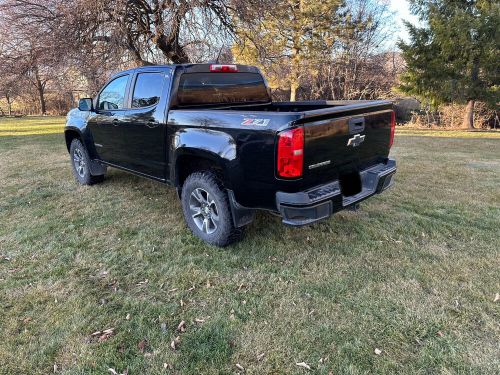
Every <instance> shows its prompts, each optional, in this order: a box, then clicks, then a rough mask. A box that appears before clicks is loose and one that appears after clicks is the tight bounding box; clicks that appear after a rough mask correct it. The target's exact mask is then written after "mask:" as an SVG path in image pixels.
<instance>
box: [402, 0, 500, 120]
mask: <svg viewBox="0 0 500 375" xmlns="http://www.w3.org/2000/svg"><path fill="white" fill-rule="evenodd" d="M410 3H411V9H412V11H413V12H414V13H415V14H416V15H418V16H419V18H420V21H421V23H422V25H423V26H421V27H418V26H415V25H411V24H409V23H406V27H407V28H408V31H409V34H410V42H409V43H404V42H400V43H399V47H400V48H401V50H402V52H403V57H404V59H405V61H406V64H407V71H406V73H404V74H403V75H402V77H401V86H400V89H401V90H402V91H403V92H406V93H408V94H410V95H415V96H418V97H420V98H422V99H423V100H427V101H429V103H430V104H431V105H433V106H434V107H435V106H437V105H439V104H443V103H451V102H458V103H460V102H462V103H467V107H466V108H467V109H466V113H465V114H464V119H463V126H464V127H468V128H474V122H473V118H474V117H473V116H474V104H475V102H476V101H478V100H480V101H484V102H486V103H488V104H489V105H490V106H492V107H494V106H496V105H498V103H499V101H500V98H499V94H500V92H499V64H498V61H499V60H498V58H499V56H500V53H499V52H500V3H499V2H498V1H494V0H410Z"/></svg>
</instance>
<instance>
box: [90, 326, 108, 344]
mask: <svg viewBox="0 0 500 375" xmlns="http://www.w3.org/2000/svg"><path fill="white" fill-rule="evenodd" d="M113 333H114V328H108V329H105V330H104V331H95V332H94V333H92V334H91V335H90V336H92V337H96V336H98V337H99V338H98V340H99V341H106V340H107V339H109V338H110V337H111V336H113Z"/></svg>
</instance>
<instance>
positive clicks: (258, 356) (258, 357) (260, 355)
mask: <svg viewBox="0 0 500 375" xmlns="http://www.w3.org/2000/svg"><path fill="white" fill-rule="evenodd" d="M265 355H266V353H260V354H257V361H260V360H261V359H262V358H264V356H265Z"/></svg>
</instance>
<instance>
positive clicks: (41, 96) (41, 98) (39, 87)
mask: <svg viewBox="0 0 500 375" xmlns="http://www.w3.org/2000/svg"><path fill="white" fill-rule="evenodd" d="M35 85H36V91H37V92H38V102H39V103H40V114H41V115H42V116H45V113H46V112H47V108H46V104H45V83H43V82H42V80H41V79H40V76H39V75H38V69H35Z"/></svg>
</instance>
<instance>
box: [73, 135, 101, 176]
mask: <svg viewBox="0 0 500 375" xmlns="http://www.w3.org/2000/svg"><path fill="white" fill-rule="evenodd" d="M69 154H70V156H71V165H72V167H73V175H74V176H75V179H76V180H77V181H78V182H79V183H80V184H81V185H92V184H96V183H99V182H102V181H103V180H104V175H98V176H93V175H92V174H91V173H90V158H89V154H88V152H87V149H86V148H85V147H84V146H83V144H82V142H81V141H80V140H79V139H77V138H75V139H73V141H71V146H70V149H69Z"/></svg>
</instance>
